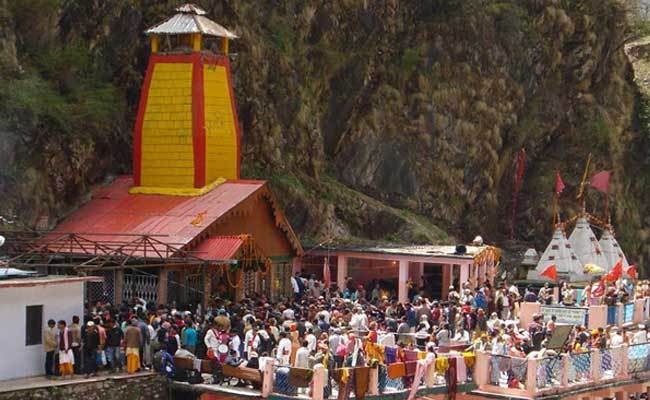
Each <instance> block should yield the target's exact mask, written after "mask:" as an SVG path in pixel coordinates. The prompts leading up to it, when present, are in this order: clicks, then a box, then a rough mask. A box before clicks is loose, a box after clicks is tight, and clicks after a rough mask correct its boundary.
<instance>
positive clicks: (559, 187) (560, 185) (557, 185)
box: [555, 171, 566, 194]
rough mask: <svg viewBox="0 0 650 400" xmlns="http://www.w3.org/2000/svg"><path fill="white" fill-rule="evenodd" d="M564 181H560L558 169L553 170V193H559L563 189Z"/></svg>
mask: <svg viewBox="0 0 650 400" xmlns="http://www.w3.org/2000/svg"><path fill="white" fill-rule="evenodd" d="M565 187H566V186H564V181H562V177H561V176H560V171H556V172H555V193H557V194H560V193H562V192H563V191H564V188H565Z"/></svg>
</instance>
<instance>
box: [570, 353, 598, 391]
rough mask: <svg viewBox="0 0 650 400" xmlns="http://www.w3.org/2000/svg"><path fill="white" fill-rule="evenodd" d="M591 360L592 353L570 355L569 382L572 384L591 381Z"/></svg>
mask: <svg viewBox="0 0 650 400" xmlns="http://www.w3.org/2000/svg"><path fill="white" fill-rule="evenodd" d="M591 360H592V355H591V351H587V352H584V353H572V354H569V375H568V379H567V381H568V382H569V383H570V384H575V383H585V382H589V381H591Z"/></svg>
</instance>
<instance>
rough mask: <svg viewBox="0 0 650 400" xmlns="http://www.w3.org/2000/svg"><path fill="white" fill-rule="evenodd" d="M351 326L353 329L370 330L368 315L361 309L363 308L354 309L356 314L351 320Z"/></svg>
mask: <svg viewBox="0 0 650 400" xmlns="http://www.w3.org/2000/svg"><path fill="white" fill-rule="evenodd" d="M350 328H352V330H353V331H367V330H368V316H366V314H365V313H364V312H363V311H361V308H359V307H357V308H355V309H354V314H353V315H352V319H351V320H350Z"/></svg>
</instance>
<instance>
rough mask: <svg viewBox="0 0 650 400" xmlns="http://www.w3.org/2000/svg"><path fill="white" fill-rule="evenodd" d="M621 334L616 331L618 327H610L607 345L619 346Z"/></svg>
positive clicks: (621, 340) (621, 341)
mask: <svg viewBox="0 0 650 400" xmlns="http://www.w3.org/2000/svg"><path fill="white" fill-rule="evenodd" d="M623 341H624V340H623V336H622V335H621V334H620V333H619V332H618V327H616V326H615V327H613V328H612V335H611V336H610V339H609V345H610V346H611V347H620V346H622V345H623Z"/></svg>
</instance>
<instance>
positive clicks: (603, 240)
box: [598, 228, 629, 272]
mask: <svg viewBox="0 0 650 400" xmlns="http://www.w3.org/2000/svg"><path fill="white" fill-rule="evenodd" d="M598 243H599V244H600V248H601V249H602V252H603V254H604V256H605V260H606V261H607V263H606V264H605V265H601V267H603V268H605V270H606V271H607V272H609V271H611V270H612V268H613V267H614V265H616V263H617V262H618V260H620V259H621V258H622V259H623V268H624V269H626V268H627V267H628V266H629V264H628V262H627V258H626V257H625V254H623V250H621V246H620V245H619V244H618V241H617V240H616V238H615V237H614V234H612V231H611V230H610V229H609V228H605V230H604V231H603V236H601V237H600V241H599V242H598Z"/></svg>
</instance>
